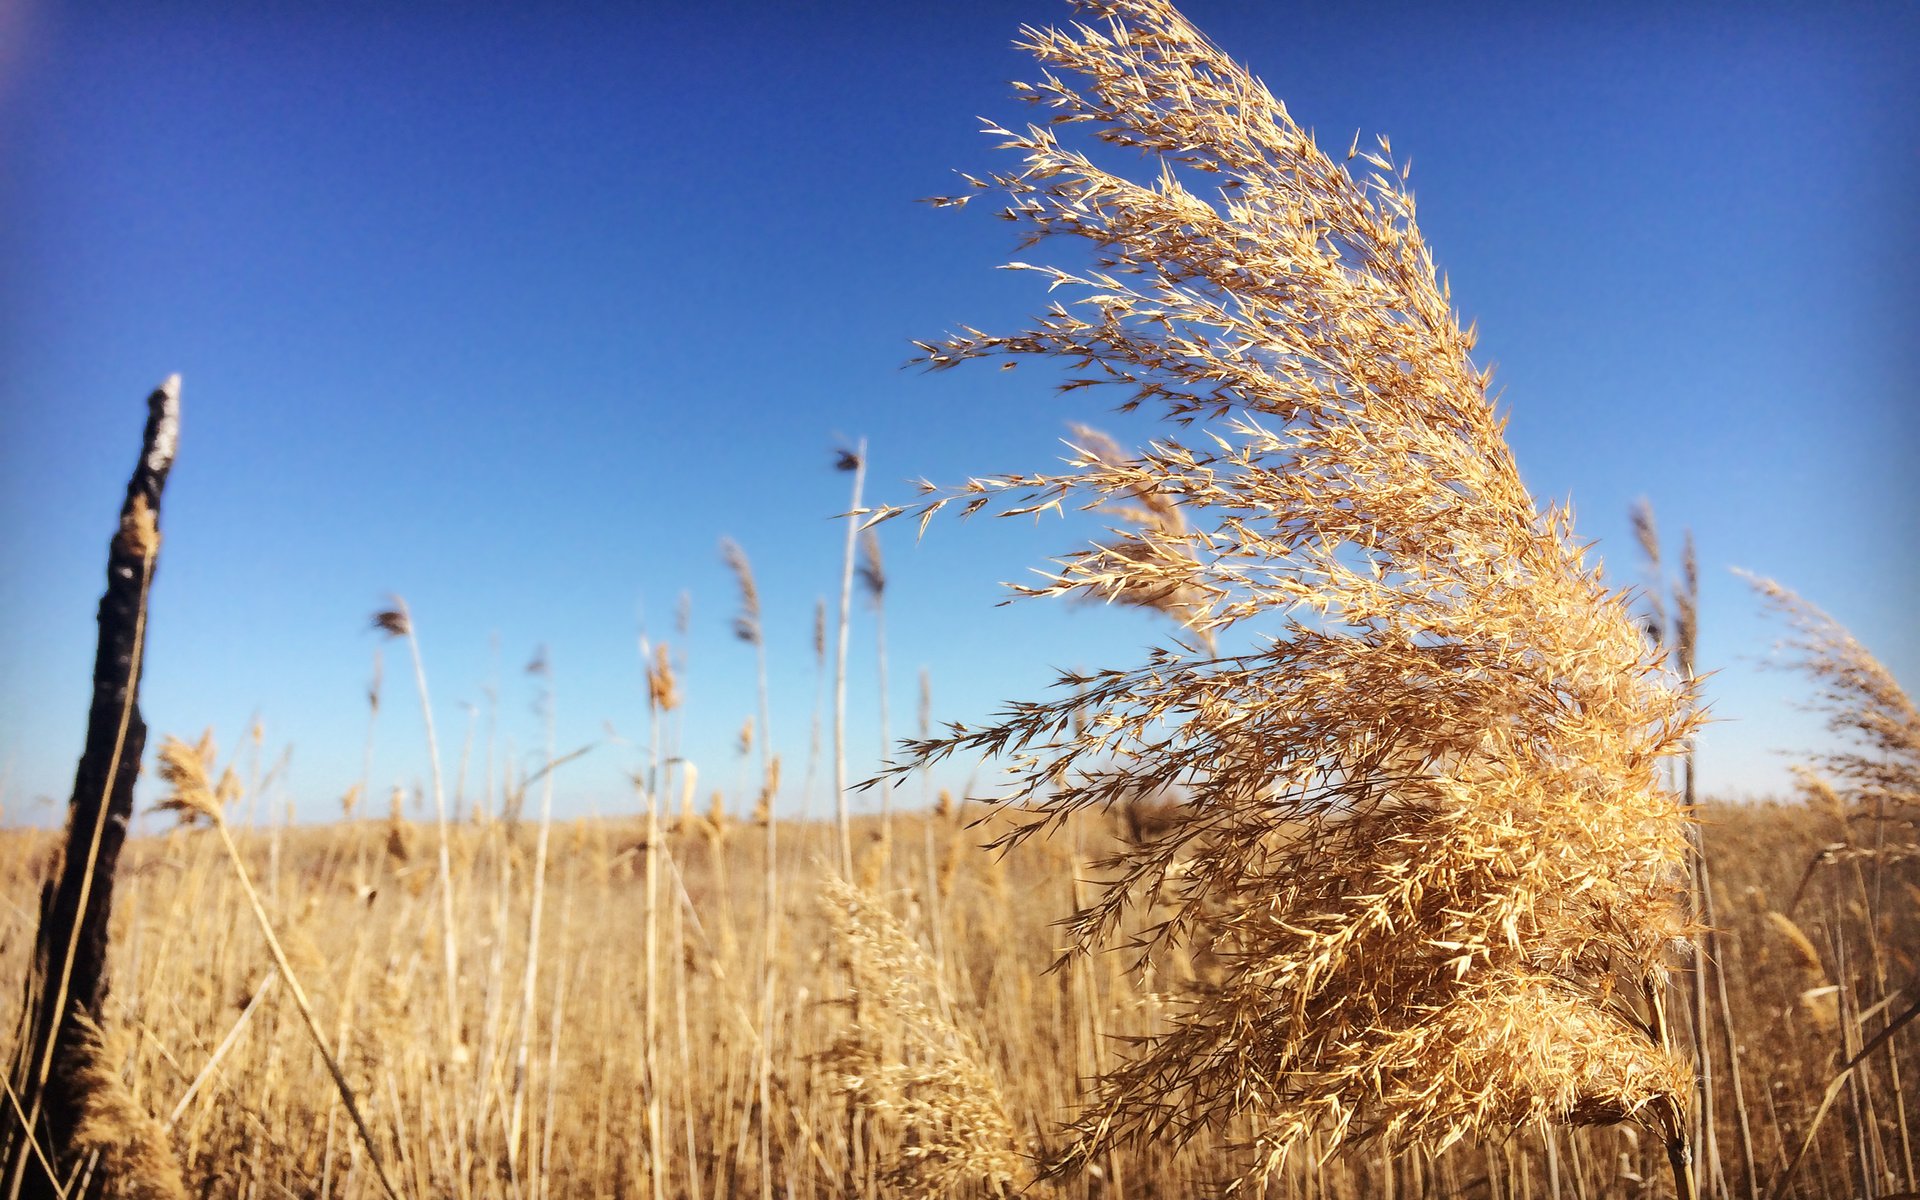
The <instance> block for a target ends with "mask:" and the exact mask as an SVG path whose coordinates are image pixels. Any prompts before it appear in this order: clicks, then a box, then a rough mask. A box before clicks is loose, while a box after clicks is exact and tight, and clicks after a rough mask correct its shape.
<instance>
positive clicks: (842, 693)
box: [833, 438, 867, 879]
mask: <svg viewBox="0 0 1920 1200" xmlns="http://www.w3.org/2000/svg"><path fill="white" fill-rule="evenodd" d="M839 465H840V469H841V470H844V471H851V472H853V499H852V502H851V503H850V504H849V505H848V508H847V516H846V522H847V550H846V556H845V560H844V563H843V566H842V568H841V571H840V632H839V637H838V640H837V641H836V642H835V643H834V646H835V648H834V667H833V791H834V803H835V810H834V811H835V814H836V816H837V817H838V819H839V829H840V876H841V878H843V879H852V878H853V877H854V874H853V818H852V815H851V814H850V812H849V811H848V807H847V805H848V783H847V631H848V627H849V625H850V624H851V623H852V619H853V566H854V549H855V543H856V541H857V539H858V535H859V532H860V518H861V513H860V492H861V488H862V487H863V486H864V485H865V483H866V479H867V442H866V439H865V438H862V439H860V443H859V445H858V446H856V447H855V448H854V450H853V451H852V452H851V453H848V452H845V451H843V452H842V453H841V456H840V463H839Z"/></svg>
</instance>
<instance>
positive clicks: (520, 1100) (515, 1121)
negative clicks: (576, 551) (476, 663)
mask: <svg viewBox="0 0 1920 1200" xmlns="http://www.w3.org/2000/svg"><path fill="white" fill-rule="evenodd" d="M528 670H529V672H530V673H532V674H534V675H537V676H539V677H541V678H542V679H543V680H550V679H551V675H552V671H551V668H550V667H549V666H548V665H547V660H546V655H545V654H544V653H542V654H540V655H538V656H536V657H535V659H534V662H533V664H532V665H531V666H529V668H528ZM540 710H541V716H542V718H543V720H542V723H543V725H544V726H545V730H546V765H545V766H544V767H543V768H542V770H541V780H540V829H539V832H538V833H537V834H535V836H534V844H533V898H532V900H531V901H530V902H529V904H528V906H527V959H526V967H525V970H524V971H523V972H522V974H521V977H520V1015H519V1020H518V1024H517V1032H516V1034H515V1044H514V1050H513V1102H512V1109H511V1111H510V1114H509V1116H508V1120H507V1156H508V1161H509V1162H510V1163H516V1164H517V1163H518V1162H519V1158H520V1150H521V1145H520V1134H521V1117H522V1110H523V1106H524V1104H525V1101H526V1090H527V1083H528V1080H527V1070H528V1056H529V1052H530V1048H531V1041H532V1036H533V1029H534V1005H535V1003H536V1001H537V999H538V996H539V983H540V939H541V933H542V927H541V917H542V916H544V915H545V905H546V898H547V847H548V842H549V840H550V838H551V835H552V831H553V767H554V766H555V765H556V764H557V762H558V760H557V759H556V758H555V757H554V750H555V747H554V739H553V730H554V699H553V689H552V687H551V686H548V687H546V688H545V689H544V690H543V692H542V695H541V701H540ZM518 807H519V806H518V805H515V808H516V809H517V808H518Z"/></svg>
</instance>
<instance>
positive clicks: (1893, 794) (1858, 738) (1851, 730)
mask: <svg viewBox="0 0 1920 1200" xmlns="http://www.w3.org/2000/svg"><path fill="white" fill-rule="evenodd" d="M1745 578H1746V579H1747V581H1748V582H1749V583H1751V584H1752V585H1753V588H1754V590H1755V591H1756V592H1758V593H1759V594H1760V597H1761V599H1762V600H1763V601H1765V603H1766V604H1767V606H1768V607H1769V608H1770V609H1772V610H1773V611H1774V612H1775V613H1776V614H1777V615H1779V616H1780V617H1781V618H1782V619H1784V620H1785V621H1786V622H1787V624H1788V626H1789V627H1790V628H1791V629H1792V630H1793V636H1792V637H1791V638H1789V639H1788V640H1787V642H1786V644H1785V646H1784V649H1785V650H1786V651H1787V653H1788V654H1789V655H1790V658H1789V660H1788V665H1789V666H1790V667H1792V668H1794V669H1797V670H1798V671H1800V672H1801V673H1802V674H1803V675H1805V676H1806V677H1807V678H1808V679H1809V680H1810V681H1811V682H1812V683H1813V684H1814V687H1815V691H1814V694H1813V696H1812V698H1811V699H1810V700H1809V702H1808V703H1809V706H1810V707H1811V708H1813V709H1814V710H1815V711H1816V712H1819V713H1820V714H1822V715H1823V716H1824V717H1825V718H1826V721H1827V729H1828V731H1829V732H1831V733H1832V734H1834V735H1835V737H1836V738H1837V739H1839V741H1838V744H1837V745H1836V746H1835V747H1834V748H1833V749H1830V750H1825V751H1821V752H1818V753H1815V754H1812V755H1810V756H1809V758H1808V762H1807V768H1808V769H1807V770H1806V771H1805V772H1803V773H1802V780H1803V785H1804V787H1805V789H1806V791H1807V792H1808V795H1809V797H1810V798H1813V799H1815V800H1817V801H1818V800H1824V801H1825V802H1826V803H1827V804H1828V805H1829V806H1831V807H1833V808H1835V809H1836V810H1837V811H1838V813H1839V814H1840V815H1841V816H1842V817H1843V818H1844V819H1845V820H1846V821H1847V823H1848V826H1849V832H1848V849H1849V850H1850V851H1857V852H1860V853H1873V854H1880V855H1884V856H1886V857H1889V858H1907V857H1911V856H1912V855H1913V854H1914V853H1915V852H1916V851H1920V710H1916V709H1915V708H1914V704H1913V698H1912V697H1911V696H1909V695H1908V694H1907V690H1906V689H1905V688H1903V687H1901V686H1900V681H1899V680H1897V679H1895V678H1894V677H1893V672H1892V671H1889V670H1888V669H1887V668H1886V665H1885V664H1883V663H1882V662H1881V661H1880V660H1879V659H1877V658H1875V657H1874V656H1873V652H1872V651H1870V650H1868V649H1867V648H1866V647H1865V646H1863V645H1861V644H1860V642H1859V641H1858V640H1857V639H1856V638H1855V637H1854V636H1853V634H1851V633H1849V632H1848V631H1847V628H1846V627H1845V626H1844V625H1842V624H1840V622H1838V621H1836V620H1834V619H1833V618H1832V617H1831V616H1828V615H1827V613H1826V612H1825V611H1823V610H1822V609H1821V608H1819V606H1817V605H1815V604H1813V603H1812V602H1810V601H1808V600H1806V599H1804V598H1802V597H1801V596H1800V595H1799V594H1797V593H1796V592H1794V591H1793V590H1791V589H1790V588H1787V587H1784V586H1782V585H1780V584H1778V583H1775V582H1774V581H1773V580H1771V579H1763V578H1761V577H1759V576H1756V575H1747V576H1745ZM1867 821H1873V822H1875V823H1876V824H1881V825H1882V826H1883V827H1882V828H1881V829H1879V830H1878V831H1877V832H1876V835H1875V837H1874V838H1873V839H1871V840H1872V842H1874V843H1875V844H1876V847H1877V848H1876V849H1873V850H1866V849H1864V848H1863V847H1856V846H1854V844H1853V843H1854V840H1855V835H1854V831H1853V828H1852V827H1853V826H1854V825H1857V824H1860V823H1863V822H1867ZM1860 840H1861V841H1863V842H1864V841H1867V840H1868V839H1864V838H1862V839H1860Z"/></svg>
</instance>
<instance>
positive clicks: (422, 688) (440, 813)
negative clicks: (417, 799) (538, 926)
mask: <svg viewBox="0 0 1920 1200" xmlns="http://www.w3.org/2000/svg"><path fill="white" fill-rule="evenodd" d="M373 624H374V628H376V629H379V630H381V631H383V632H384V633H386V634H387V635H388V636H390V637H397V638H404V639H406V643H407V654H408V656H409V657H410V658H411V659H412V662H413V684H414V688H415V689H416V691H417V692H418V694H419V696H420V720H421V722H422V723H423V724H424V725H425V726H426V731H427V768H428V773H429V777H430V778H431V779H432V781H433V820H434V838H435V853H436V855H437V856H438V860H439V868H440V889H439V891H440V941H441V953H442V955H443V957H444V960H445V961H444V963H443V966H444V967H445V970H446V979H445V997H446V1004H447V1031H446V1037H447V1060H446V1061H447V1066H448V1067H452V1066H453V1065H454V1064H455V1063H458V1062H461V1061H464V1059H465V1058H466V1046H465V1039H464V1038H463V1037H462V1036H461V1020H460V935H459V928H458V926H457V925H456V924H455V921H454V901H453V858H452V855H451V853H450V852H449V850H448V844H447V836H448V835H447V792H446V787H445V786H444V784H443V783H442V781H441V778H440V740H439V738H438V736H437V735H436V734H435V732H434V725H433V700H432V698H431V697H430V696H429V695H428V693H427V669H426V666H425V665H424V664H423V663H422V662H421V659H420V638H419V635H418V634H417V633H416V632H415V627H414V622H413V613H412V612H411V611H410V610H409V609H408V608H407V602H406V601H405V600H404V599H402V598H401V597H399V596H395V597H394V598H393V606H392V607H391V608H387V609H383V610H382V611H380V612H377V613H375V614H374V616H373ZM461 1144H462V1145H463V1146H464V1145H466V1140H465V1139H464V1138H463V1139H462V1140H461ZM461 1174H462V1175H463V1176H464V1175H465V1174H466V1171H465V1169H464V1167H463V1169H462V1172H461Z"/></svg>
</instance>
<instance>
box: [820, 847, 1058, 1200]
mask: <svg viewBox="0 0 1920 1200" xmlns="http://www.w3.org/2000/svg"><path fill="white" fill-rule="evenodd" d="M825 901H826V904H827V909H828V915H829V916H830V918H831V919H832V921H833V927H834V931H835V933H836V934H837V935H838V937H839V940H840V944H841V946H842V947H843V949H844V951H845V953H846V960H847V967H848V972H849V975H850V977H851V981H852V986H853V992H854V995H853V1006H854V1011H855V1013H856V1014H857V1015H856V1017H855V1019H854V1021H853V1022H852V1023H851V1024H850V1026H849V1027H848V1029H847V1030H846V1032H845V1034H844V1036H843V1037H842V1038H841V1039H840V1041H839V1042H838V1043H836V1044H835V1046H834V1047H833V1048H832V1049H831V1050H830V1051H828V1053H827V1055H826V1061H827V1062H828V1063H829V1064H830V1065H832V1066H833V1067H834V1068H835V1069H837V1070H838V1071H839V1072H840V1075H841V1078H842V1081H843V1084H844V1086H845V1087H846V1089H847V1090H848V1091H849V1092H850V1093H851V1094H852V1095H853V1096H854V1097H855V1098H856V1100H857V1101H858V1103H859V1104H860V1106H861V1108H862V1109H863V1110H864V1111H866V1112H869V1113H873V1114H878V1115H880V1116H881V1117H882V1118H883V1119H886V1120H889V1121H892V1122H895V1123H897V1124H898V1125H899V1126H900V1127H902V1129H903V1130H904V1139H903V1141H902V1143H901V1145H900V1147H899V1150H898V1157H897V1160H896V1161H895V1162H894V1163H893V1164H892V1166H891V1169H890V1170H889V1171H888V1173H887V1181H888V1186H889V1191H888V1193H887V1194H889V1195H899V1196H904V1197H916V1198H917V1197H927V1198H932V1197H942V1196H951V1195H956V1194H962V1193H963V1192H964V1191H965V1189H968V1188H970V1187H974V1186H977V1185H983V1186H985V1187H986V1188H987V1189H988V1191H990V1192H991V1193H992V1194H994V1195H1006V1194H1010V1193H1011V1192H1012V1191H1013V1190H1015V1189H1018V1188H1020V1187H1022V1186H1024V1185H1025V1184H1026V1183H1027V1182H1028V1181H1029V1175H1030V1173H1029V1171H1028V1167H1027V1161H1026V1159H1025V1157H1024V1156H1023V1155H1022V1154H1021V1152H1020V1140H1019V1137H1018V1135H1017V1134H1016V1133H1015V1131H1014V1126H1013V1121H1012V1119H1011V1118H1010V1117H1009V1116H1008V1113H1007V1106H1006V1102H1005V1101H1004V1100H1003V1099H1002V1096H1001V1091H1000V1087H999V1084H998V1083H997V1082H996V1081H995V1080H994V1077H993V1072H992V1071H991V1070H990V1069H989V1067H988V1066H987V1060H986V1054H985V1051H984V1050H983V1049H982V1047H981V1045H980V1042H979V1040H978V1039H977V1038H976V1037H975V1036H974V1035H973V1034H972V1033H970V1032H968V1031H967V1030H966V1029H965V1028H963V1027H962V1026H961V1024H960V1022H959V1020H958V1018H957V1016H956V1015H955V1014H954V1013H953V1011H952V1004H951V1002H950V1001H949V1000H948V998H947V997H946V995H945V994H944V993H943V991H942V989H941V987H940V984H939V978H940V976H939V969H938V968H937V967H936V966H935V965H934V963H933V961H932V960H931V959H930V958H929V957H928V956H927V953H926V951H924V950H922V949H921V948H920V945H919V943H918V942H916V941H914V939H913V935H912V934H910V933H909V932H908V931H907V929H906V927H905V926H903V925H902V924H901V923H900V921H899V919H898V918H897V917H895V916H894V915H893V914H892V913H890V912H888V911H887V909H886V906H885V905H884V904H882V903H881V902H880V901H879V900H878V899H877V898H876V897H875V896H874V895H873V894H872V893H871V892H870V891H867V890H864V889H862V888H860V887H858V886H856V885H853V884H850V883H848V882H846V881H844V880H840V879H830V880H828V881H827V883H826V889H825Z"/></svg>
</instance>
